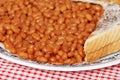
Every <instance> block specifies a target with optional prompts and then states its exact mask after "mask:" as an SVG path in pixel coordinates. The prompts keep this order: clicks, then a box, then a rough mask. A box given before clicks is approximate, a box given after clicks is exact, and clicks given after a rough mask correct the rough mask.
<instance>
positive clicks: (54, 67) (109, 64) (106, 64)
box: [0, 53, 120, 71]
mask: <svg viewBox="0 0 120 80" xmlns="http://www.w3.org/2000/svg"><path fill="white" fill-rule="evenodd" d="M0 57H1V58H3V59H6V60H8V61H10V62H13V63H17V64H20V65H23V66H28V67H32V68H37V69H42V70H54V71H85V70H93V69H101V68H105V67H110V66H113V65H117V64H119V63H120V59H117V60H113V61H111V62H107V63H103V64H98V66H96V65H89V66H82V67H81V66H76V67H68V66H67V67H61V66H57V67H56V66H48V65H41V64H35V63H33V64H32V65H31V62H29V61H23V60H19V59H16V58H13V57H11V56H9V55H5V54H2V53H0Z"/></svg>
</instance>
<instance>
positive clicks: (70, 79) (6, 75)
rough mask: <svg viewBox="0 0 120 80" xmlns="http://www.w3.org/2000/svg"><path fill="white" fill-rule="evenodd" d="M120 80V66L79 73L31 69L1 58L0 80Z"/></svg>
mask: <svg viewBox="0 0 120 80" xmlns="http://www.w3.org/2000/svg"><path fill="white" fill-rule="evenodd" d="M6 79H7V80H120V64H118V65H114V66H111V67H107V68H102V69H97V70H90V71H89V70H87V71H78V72H63V71H48V70H42V69H36V68H31V67H27V66H23V65H19V64H16V63H12V62H9V61H7V60H5V59H2V58H0V80H6Z"/></svg>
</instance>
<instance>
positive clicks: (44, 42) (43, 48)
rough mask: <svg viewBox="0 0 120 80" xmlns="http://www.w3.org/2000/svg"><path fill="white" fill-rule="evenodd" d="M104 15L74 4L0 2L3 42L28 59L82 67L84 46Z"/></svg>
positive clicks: (86, 5) (94, 8) (96, 8)
mask: <svg viewBox="0 0 120 80" xmlns="http://www.w3.org/2000/svg"><path fill="white" fill-rule="evenodd" d="M103 11H104V10H103V8H102V7H101V6H100V5H97V4H90V3H83V2H73V1H71V0H0V42H2V43H3V44H4V46H5V48H6V49H8V50H9V51H11V53H14V54H17V55H18V56H20V57H22V58H25V59H29V60H34V61H37V62H44V63H51V64H74V63H81V62H83V60H84V57H85V54H84V49H83V46H84V42H85V41H86V39H87V38H88V36H89V35H90V33H91V32H92V31H93V30H94V29H95V27H96V23H97V21H98V20H99V18H100V17H101V15H102V14H103Z"/></svg>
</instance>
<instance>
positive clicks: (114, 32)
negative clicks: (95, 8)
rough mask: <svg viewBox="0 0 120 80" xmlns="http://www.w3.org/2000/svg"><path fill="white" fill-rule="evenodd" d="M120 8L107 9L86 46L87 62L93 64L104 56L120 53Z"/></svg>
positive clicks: (111, 5)
mask: <svg viewBox="0 0 120 80" xmlns="http://www.w3.org/2000/svg"><path fill="white" fill-rule="evenodd" d="M119 23H120V6H119V5H116V4H110V5H108V6H107V7H106V9H105V12H104V14H103V17H102V18H101V20H100V21H99V22H98V25H97V28H96V30H95V31H94V32H92V34H91V35H90V36H89V38H88V39H87V40H86V42H85V45H84V51H85V54H86V57H85V61H86V62H92V61H95V60H98V59H100V58H101V57H103V56H106V55H108V54H112V53H114V52H117V51H120V24H119Z"/></svg>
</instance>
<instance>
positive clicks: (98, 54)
mask: <svg viewBox="0 0 120 80" xmlns="http://www.w3.org/2000/svg"><path fill="white" fill-rule="evenodd" d="M119 50H120V39H119V40H117V41H115V42H113V43H110V44H108V45H106V46H104V47H102V48H100V49H99V50H96V51H94V52H90V53H87V54H86V58H85V61H86V62H93V61H96V60H98V59H100V58H102V57H104V56H106V55H108V54H112V53H114V52H117V51H119Z"/></svg>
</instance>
